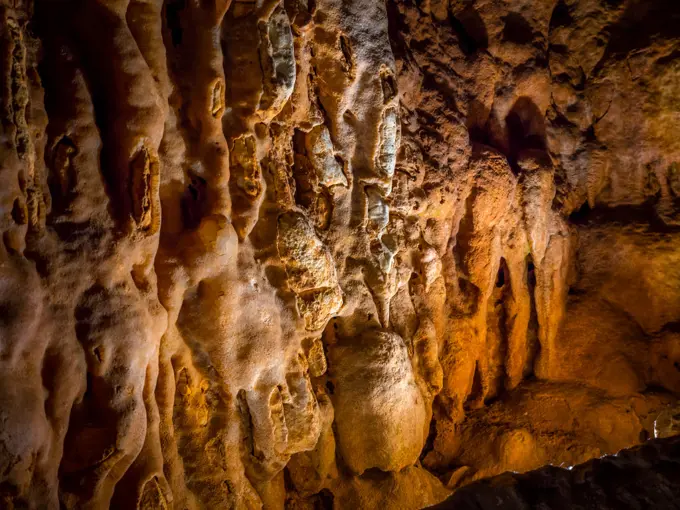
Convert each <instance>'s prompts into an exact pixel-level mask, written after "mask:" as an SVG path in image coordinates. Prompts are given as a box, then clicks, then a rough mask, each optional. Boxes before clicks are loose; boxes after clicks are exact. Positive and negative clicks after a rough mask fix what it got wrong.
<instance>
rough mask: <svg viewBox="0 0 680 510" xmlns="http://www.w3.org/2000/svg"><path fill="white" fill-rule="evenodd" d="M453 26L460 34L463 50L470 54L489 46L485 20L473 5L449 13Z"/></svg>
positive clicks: (467, 54)
mask: <svg viewBox="0 0 680 510" xmlns="http://www.w3.org/2000/svg"><path fill="white" fill-rule="evenodd" d="M449 23H450V24H451V28H453V30H454V32H455V33H456V35H457V36H458V46H460V49H461V51H462V52H463V53H464V54H465V55H466V56H470V55H473V54H474V53H476V52H477V51H479V50H485V49H486V48H488V46H489V36H488V34H487V31H486V26H485V25H484V21H483V20H482V18H481V16H480V15H479V13H477V11H475V10H474V9H473V8H472V7H466V8H465V9H464V10H462V11H461V12H459V13H458V14H456V15H455V16H454V15H453V13H450V14H449Z"/></svg>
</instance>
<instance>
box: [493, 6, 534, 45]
mask: <svg viewBox="0 0 680 510" xmlns="http://www.w3.org/2000/svg"><path fill="white" fill-rule="evenodd" d="M503 22H504V23H505V26H504V27H503V33H502V36H501V37H502V39H503V41H507V42H511V43H515V44H528V43H530V42H531V41H532V40H533V38H534V31H533V29H532V28H531V25H530V24H529V22H528V21H527V20H526V19H524V18H523V17H522V16H520V15H519V14H517V13H516V12H511V13H510V14H508V15H507V16H505V17H504V18H503Z"/></svg>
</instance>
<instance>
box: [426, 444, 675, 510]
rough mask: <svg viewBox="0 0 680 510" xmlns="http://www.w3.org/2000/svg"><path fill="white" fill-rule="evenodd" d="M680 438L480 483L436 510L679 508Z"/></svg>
mask: <svg viewBox="0 0 680 510" xmlns="http://www.w3.org/2000/svg"><path fill="white" fill-rule="evenodd" d="M678 455H680V439H678V438H677V437H675V438H673V439H670V440H665V441H660V440H659V441H652V442H650V443H647V444H645V445H643V446H638V447H636V448H631V449H630V450H624V451H621V452H618V453H617V454H616V455H613V456H607V457H603V458H601V459H594V460H591V461H588V462H586V463H584V464H581V465H578V466H569V467H568V468H560V467H556V466H550V467H544V468H542V469H539V470H536V471H532V472H530V473H526V474H510V473H506V474H504V475H501V476H498V477H496V478H492V479H490V480H488V481H484V482H477V483H475V484H473V485H470V486H468V487H466V488H464V489H462V490H460V491H458V492H456V493H455V494H454V495H453V496H452V497H450V498H449V499H447V500H446V501H444V502H442V503H440V504H438V505H435V506H432V507H430V508H432V509H433V510H446V509H449V508H453V509H456V510H486V509H487V508H489V509H494V510H497V509H500V510H510V509H524V508H546V509H551V508H582V509H592V510H600V509H607V508H612V509H616V510H623V509H629V508H630V509H632V508H658V509H672V508H676V507H677V504H678V498H680V471H678V469H677V463H678Z"/></svg>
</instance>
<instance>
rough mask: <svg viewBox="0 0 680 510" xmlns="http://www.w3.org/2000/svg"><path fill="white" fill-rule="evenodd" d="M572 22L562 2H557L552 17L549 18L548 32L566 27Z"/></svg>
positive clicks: (562, 0)
mask: <svg viewBox="0 0 680 510" xmlns="http://www.w3.org/2000/svg"><path fill="white" fill-rule="evenodd" d="M573 22H574V18H573V17H572V16H571V12H569V7H568V6H567V4H566V2H565V1H564V0H559V2H557V5H556V6H555V8H554V9H553V12H552V15H551V16H550V25H549V29H548V32H550V31H552V30H553V29H555V28H559V27H568V26H569V25H571V24H572V23H573Z"/></svg>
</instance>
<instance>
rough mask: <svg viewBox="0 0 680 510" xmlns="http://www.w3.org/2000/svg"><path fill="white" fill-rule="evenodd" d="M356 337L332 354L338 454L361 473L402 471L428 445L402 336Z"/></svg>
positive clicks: (422, 410)
mask: <svg viewBox="0 0 680 510" xmlns="http://www.w3.org/2000/svg"><path fill="white" fill-rule="evenodd" d="M357 340H358V341H357V342H348V343H347V345H345V346H342V345H338V346H336V347H334V348H333V349H332V350H331V353H330V360H329V361H330V369H329V370H330V376H331V378H332V379H333V381H334V385H335V391H334V394H333V395H332V397H331V400H332V402H333V406H334V407H335V413H336V420H335V422H336V427H337V434H338V435H337V441H338V447H339V449H340V454H341V455H342V458H343V459H344V461H345V462H346V464H347V466H348V467H349V468H350V469H351V470H352V471H353V472H354V473H357V474H361V473H363V472H364V471H366V470H367V469H370V468H378V469H380V470H382V471H399V470H400V469H402V468H404V467H406V466H409V465H411V464H413V463H414V462H415V461H416V460H417V458H418V455H419V454H420V451H421V449H422V447H423V444H424V443H425V438H426V434H427V426H428V423H427V413H426V409H425V402H424V399H423V396H422V395H421V394H420V390H419V389H418V386H417V384H416V381H415V378H414V374H413V369H412V368H411V362H410V360H409V357H408V351H407V349H406V345H404V342H403V340H402V339H401V338H400V337H399V336H397V335H395V334H394V333H388V332H383V331H367V332H366V333H364V334H363V335H362V336H361V337H360V338H358V339H357Z"/></svg>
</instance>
